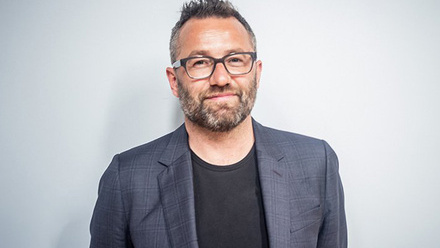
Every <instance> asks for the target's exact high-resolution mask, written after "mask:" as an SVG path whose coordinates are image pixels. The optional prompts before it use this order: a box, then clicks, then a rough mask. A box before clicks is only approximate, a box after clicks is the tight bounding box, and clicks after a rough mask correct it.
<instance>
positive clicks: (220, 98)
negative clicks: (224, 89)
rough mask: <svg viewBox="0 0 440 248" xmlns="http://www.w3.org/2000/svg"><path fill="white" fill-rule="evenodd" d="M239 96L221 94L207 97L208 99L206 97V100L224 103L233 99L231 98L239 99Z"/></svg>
mask: <svg viewBox="0 0 440 248" xmlns="http://www.w3.org/2000/svg"><path fill="white" fill-rule="evenodd" d="M237 96H238V95H237V94H235V93H220V94H215V95H210V96H207V97H205V100H215V101H223V100H228V99H231V98H233V97H237Z"/></svg>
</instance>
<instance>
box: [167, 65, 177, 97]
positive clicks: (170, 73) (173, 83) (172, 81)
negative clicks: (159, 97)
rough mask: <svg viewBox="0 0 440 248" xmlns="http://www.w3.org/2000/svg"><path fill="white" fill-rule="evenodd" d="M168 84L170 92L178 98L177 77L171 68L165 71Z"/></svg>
mask: <svg viewBox="0 0 440 248" xmlns="http://www.w3.org/2000/svg"><path fill="white" fill-rule="evenodd" d="M166 73H167V78H168V82H169V84H170V88H171V92H172V93H173V95H174V96H175V97H177V98H178V97H179V91H178V90H177V77H176V71H175V70H174V68H172V67H167V69H166Z"/></svg>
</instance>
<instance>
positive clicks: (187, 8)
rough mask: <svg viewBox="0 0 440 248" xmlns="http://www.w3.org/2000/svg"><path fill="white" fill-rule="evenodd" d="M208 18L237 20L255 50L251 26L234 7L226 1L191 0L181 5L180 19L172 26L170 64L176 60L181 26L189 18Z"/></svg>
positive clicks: (255, 43)
mask: <svg viewBox="0 0 440 248" xmlns="http://www.w3.org/2000/svg"><path fill="white" fill-rule="evenodd" d="M208 17H220V18H228V17H235V19H237V20H238V21H239V22H240V23H241V24H242V25H243V26H244V28H245V29H246V31H247V32H248V33H249V36H250V37H251V43H252V46H253V48H254V51H256V50H257V40H256V38H255V34H254V32H253V31H252V28H251V26H249V24H248V23H247V21H246V20H245V19H244V18H243V16H241V15H240V13H238V11H237V10H236V9H235V7H234V6H233V5H232V4H231V3H230V2H229V1H228V0H226V1H223V0H191V1H190V2H188V3H184V4H183V7H182V11H181V15H180V19H179V21H178V22H176V25H174V27H173V29H172V31H171V39H170V57H171V63H174V62H175V61H176V58H177V53H178V50H179V44H178V39H179V34H180V30H181V28H182V27H183V25H184V24H185V23H186V22H187V21H188V20H189V19H191V18H198V19H205V18H208Z"/></svg>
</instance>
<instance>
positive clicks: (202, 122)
mask: <svg viewBox="0 0 440 248" xmlns="http://www.w3.org/2000/svg"><path fill="white" fill-rule="evenodd" d="M179 45H180V49H179V53H178V57H177V59H178V60H179V59H182V58H187V57H190V56H197V55H206V56H211V57H214V58H221V57H223V56H225V55H228V54H231V53H234V52H252V51H253V46H252V43H251V40H250V37H249V34H248V33H247V31H246V29H245V28H244V27H243V25H242V24H241V23H240V22H239V21H238V20H236V19H235V18H206V19H190V20H189V21H187V22H186V23H185V25H184V26H183V27H182V29H181V32H180V36H179ZM260 73H261V61H257V62H255V65H254V66H253V69H252V71H251V72H250V73H248V74H245V75H238V76H236V75H230V74H229V73H228V72H227V71H226V69H225V67H224V65H223V64H221V63H219V64H217V65H216V68H215V70H214V73H213V74H212V75H211V77H209V78H206V79H191V78H190V77H188V75H187V74H186V72H185V69H184V68H183V67H179V68H177V69H175V70H173V69H172V68H167V76H168V79H169V81H170V86H171V88H172V91H173V94H174V95H176V96H177V97H179V100H180V104H181V107H182V110H183V112H184V114H185V117H186V118H187V119H188V120H190V121H191V122H193V123H195V124H197V125H199V126H201V127H204V128H206V129H208V130H210V131H215V132H225V131H229V130H231V129H233V128H234V127H236V126H237V125H238V124H240V123H241V122H242V121H243V120H245V119H246V118H247V117H248V116H249V114H250V112H251V110H252V108H253V106H254V103H255V98H256V93H257V88H258V83H259V79H260Z"/></svg>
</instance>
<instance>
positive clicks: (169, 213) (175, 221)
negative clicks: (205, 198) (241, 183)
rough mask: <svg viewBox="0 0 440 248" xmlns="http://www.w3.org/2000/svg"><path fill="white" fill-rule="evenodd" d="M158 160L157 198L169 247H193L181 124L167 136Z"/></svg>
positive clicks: (187, 155) (187, 154)
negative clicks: (160, 203)
mask: <svg viewBox="0 0 440 248" xmlns="http://www.w3.org/2000/svg"><path fill="white" fill-rule="evenodd" d="M159 162H160V163H161V164H163V165H165V166H166V167H167V168H166V169H165V170H164V171H163V172H162V173H161V174H159V176H158V182H159V190H160V199H161V202H162V207H163V212H164V217H165V222H166V226H167V230H168V234H169V241H170V243H171V247H175V248H176V247H192V248H197V247H198V245H197V234H196V222H195V208H194V190H193V176H192V165H191V153H190V150H189V147H188V135H187V133H186V130H185V127H184V125H182V126H181V127H180V128H178V129H177V130H176V131H175V132H174V133H173V134H172V137H171V140H170V142H169V143H168V146H167V148H166V149H165V150H164V153H163V154H162V156H161V158H160V160H159Z"/></svg>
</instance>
